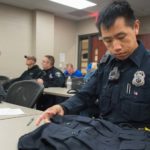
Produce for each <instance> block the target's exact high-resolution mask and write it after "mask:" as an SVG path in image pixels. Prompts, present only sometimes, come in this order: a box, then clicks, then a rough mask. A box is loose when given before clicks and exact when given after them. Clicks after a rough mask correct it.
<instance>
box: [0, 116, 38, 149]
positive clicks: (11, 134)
mask: <svg viewBox="0 0 150 150" xmlns="http://www.w3.org/2000/svg"><path fill="white" fill-rule="evenodd" d="M38 117H39V115H31V116H22V117H19V118H11V119H5V120H0V133H1V134H0V149H1V150H17V143H18V139H19V137H20V136H22V135H24V134H26V133H29V132H30V131H33V130H34V129H35V128H37V126H36V125H35V120H36V119H37V118H38Z"/></svg>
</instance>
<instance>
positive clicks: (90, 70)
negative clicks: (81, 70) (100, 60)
mask: <svg viewBox="0 0 150 150" xmlns="http://www.w3.org/2000/svg"><path fill="white" fill-rule="evenodd" d="M96 69H97V63H96V62H91V63H89V64H88V66H87V68H86V71H87V73H86V75H85V76H84V81H85V82H88V81H89V79H90V78H91V76H92V75H93V74H94V72H95V70H96Z"/></svg>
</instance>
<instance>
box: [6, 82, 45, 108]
mask: <svg viewBox="0 0 150 150" xmlns="http://www.w3.org/2000/svg"><path fill="white" fill-rule="evenodd" d="M43 90H44V86H43V85H40V84H38V83H37V82H36V81H33V80H23V81H18V82H15V83H14V84H12V85H11V86H10V87H9V88H8V92H7V95H6V100H5V101H6V102H9V103H12V104H16V105H20V106H25V107H29V108H33V107H34V105H35V103H36V101H37V100H38V98H39V96H40V95H41V94H42V92H43Z"/></svg>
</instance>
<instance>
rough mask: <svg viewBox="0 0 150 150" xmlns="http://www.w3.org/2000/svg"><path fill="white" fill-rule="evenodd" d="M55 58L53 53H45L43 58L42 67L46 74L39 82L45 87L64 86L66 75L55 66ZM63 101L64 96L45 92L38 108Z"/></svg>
mask: <svg viewBox="0 0 150 150" xmlns="http://www.w3.org/2000/svg"><path fill="white" fill-rule="evenodd" d="M54 63H55V59H54V57H53V56H51V55H45V56H44V58H43V60H42V67H43V71H44V75H43V77H42V78H39V79H37V82H38V83H39V84H43V85H44V87H45V88H48V87H64V85H65V76H64V74H63V72H62V71H61V70H59V69H58V68H56V67H54ZM59 101H61V102H62V98H60V97H56V96H52V95H49V94H43V95H42V96H41V97H40V99H39V101H38V102H37V109H39V110H45V109H46V108H48V107H49V106H52V105H54V104H57V103H59Z"/></svg>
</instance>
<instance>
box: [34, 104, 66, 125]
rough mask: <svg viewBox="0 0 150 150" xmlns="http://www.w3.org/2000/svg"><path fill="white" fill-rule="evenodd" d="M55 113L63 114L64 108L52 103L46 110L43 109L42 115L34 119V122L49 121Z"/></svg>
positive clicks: (37, 123)
mask: <svg viewBox="0 0 150 150" xmlns="http://www.w3.org/2000/svg"><path fill="white" fill-rule="evenodd" d="M55 115H61V116H63V115H64V110H63V108H62V107H61V105H54V106H52V107H50V108H48V109H47V110H45V111H44V112H43V113H42V115H40V117H39V118H38V119H37V120H36V122H35V124H36V125H39V124H40V122H41V121H44V122H45V123H48V122H50V118H52V117H53V116H55Z"/></svg>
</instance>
